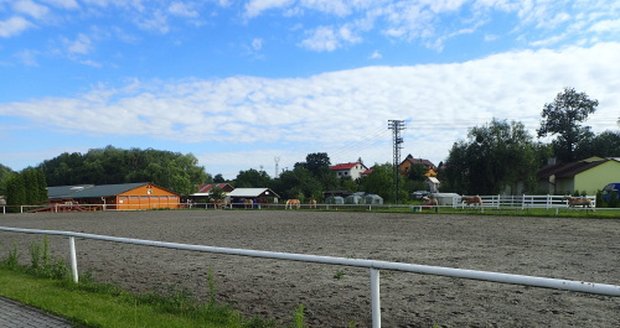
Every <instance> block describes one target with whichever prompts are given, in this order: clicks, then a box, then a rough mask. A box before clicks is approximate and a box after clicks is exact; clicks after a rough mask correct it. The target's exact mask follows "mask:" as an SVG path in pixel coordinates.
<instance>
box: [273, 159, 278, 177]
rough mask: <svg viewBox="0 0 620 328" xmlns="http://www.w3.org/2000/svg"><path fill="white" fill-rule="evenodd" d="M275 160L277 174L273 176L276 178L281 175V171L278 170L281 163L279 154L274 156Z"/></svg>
mask: <svg viewBox="0 0 620 328" xmlns="http://www.w3.org/2000/svg"><path fill="white" fill-rule="evenodd" d="M273 161H274V162H276V172H275V175H274V176H273V178H274V179H276V178H277V177H278V176H279V175H280V173H279V172H278V169H279V167H278V166H279V163H280V157H279V156H276V157H274V158H273Z"/></svg>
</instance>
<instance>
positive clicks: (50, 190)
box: [47, 184, 95, 199]
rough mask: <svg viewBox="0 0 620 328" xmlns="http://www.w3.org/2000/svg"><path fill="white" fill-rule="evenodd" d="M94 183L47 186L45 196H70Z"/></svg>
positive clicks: (52, 197)
mask: <svg viewBox="0 0 620 328" xmlns="http://www.w3.org/2000/svg"><path fill="white" fill-rule="evenodd" d="M94 186H95V185H92V184H88V185H75V186H55V187H47V198H49V199H58V198H71V197H72V195H73V194H75V193H77V192H80V191H83V190H84V189H88V188H92V187H94Z"/></svg>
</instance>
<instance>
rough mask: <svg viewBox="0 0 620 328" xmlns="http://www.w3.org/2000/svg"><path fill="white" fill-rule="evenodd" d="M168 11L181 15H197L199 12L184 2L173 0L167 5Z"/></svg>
mask: <svg viewBox="0 0 620 328" xmlns="http://www.w3.org/2000/svg"><path fill="white" fill-rule="evenodd" d="M168 11H169V12H170V13H171V14H173V15H176V16H182V17H192V18H194V17H198V16H199V15H200V14H199V13H198V11H196V10H195V9H193V8H192V6H191V5H189V4H186V3H184V2H180V1H175V2H173V3H171V4H170V6H168Z"/></svg>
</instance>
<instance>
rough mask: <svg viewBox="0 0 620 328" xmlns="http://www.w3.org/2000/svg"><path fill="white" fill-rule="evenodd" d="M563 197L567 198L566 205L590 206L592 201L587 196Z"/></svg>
mask: <svg viewBox="0 0 620 328" xmlns="http://www.w3.org/2000/svg"><path fill="white" fill-rule="evenodd" d="M564 199H566V200H568V207H575V206H581V207H586V206H587V207H591V206H592V201H591V200H590V199H589V198H585V197H570V196H566V197H564Z"/></svg>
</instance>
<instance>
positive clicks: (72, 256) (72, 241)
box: [69, 237, 78, 284]
mask: <svg viewBox="0 0 620 328" xmlns="http://www.w3.org/2000/svg"><path fill="white" fill-rule="evenodd" d="M69 260H70V261H71V275H72V276H73V282H74V283H76V284H77V283H78V269H77V256H76V255H75V238H74V237H69Z"/></svg>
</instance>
